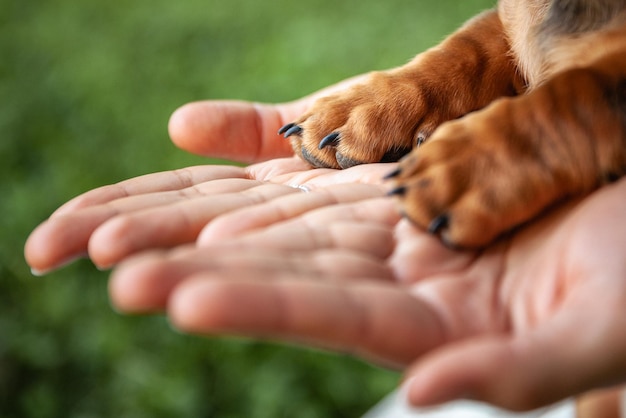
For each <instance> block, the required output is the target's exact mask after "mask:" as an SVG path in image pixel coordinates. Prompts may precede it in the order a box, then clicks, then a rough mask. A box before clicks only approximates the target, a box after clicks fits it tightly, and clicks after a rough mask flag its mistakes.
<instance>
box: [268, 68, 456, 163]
mask: <svg viewBox="0 0 626 418" xmlns="http://www.w3.org/2000/svg"><path fill="white" fill-rule="evenodd" d="M431 87H432V86H431ZM430 90H431V89H430V88H429V86H428V85H425V84H424V83H420V81H419V80H418V79H417V78H416V76H415V75H407V74H395V73H392V72H378V73H372V74H371V75H370V76H369V78H368V80H367V81H366V82H365V83H364V84H360V85H356V86H353V87H352V88H350V89H348V90H345V91H343V92H341V93H338V94H335V95H332V96H328V97H324V98H322V99H319V100H318V101H317V102H315V103H314V104H313V106H312V107H311V109H309V111H308V112H307V113H306V114H304V115H302V116H301V117H300V118H299V119H298V120H296V121H294V122H292V123H289V124H287V125H285V126H283V127H282V128H281V129H280V131H279V134H281V135H284V136H285V137H286V138H289V139H290V140H291V145H292V147H293V149H294V151H295V153H296V154H298V155H299V156H300V157H302V158H303V159H304V160H306V161H308V162H309V163H310V164H311V165H312V166H314V167H325V168H349V167H352V166H355V165H358V164H364V163H375V162H392V161H398V160H399V159H400V158H401V157H402V156H404V155H405V154H407V153H409V152H410V151H411V150H412V149H413V148H414V147H415V146H416V145H418V144H420V143H421V142H423V141H424V140H425V139H426V138H428V136H430V134H431V133H432V132H433V131H434V130H435V128H436V127H437V126H438V125H440V124H441V123H442V122H444V121H446V120H449V119H452V118H453V117H456V116H458V115H451V114H450V112H449V111H448V109H447V108H446V107H445V106H442V105H438V104H436V103H434V97H435V95H434V94H432V93H431V92H430Z"/></svg>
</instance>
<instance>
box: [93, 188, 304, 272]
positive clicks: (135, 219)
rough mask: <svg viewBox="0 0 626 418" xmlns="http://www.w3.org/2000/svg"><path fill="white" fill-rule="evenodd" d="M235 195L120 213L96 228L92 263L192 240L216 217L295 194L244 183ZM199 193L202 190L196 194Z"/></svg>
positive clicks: (108, 263) (113, 261)
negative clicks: (243, 187) (243, 188)
mask: <svg viewBox="0 0 626 418" xmlns="http://www.w3.org/2000/svg"><path fill="white" fill-rule="evenodd" d="M245 181H246V187H248V189H246V190H242V191H240V192H239V193H225V194H219V193H216V194H214V193H207V195H206V196H204V195H201V196H198V197H195V198H192V199H188V200H181V201H179V202H177V203H173V204H169V205H165V206H158V207H151V208H149V209H146V210H141V211H134V212H129V213H125V214H121V215H118V216H116V217H115V218H113V219H111V220H110V221H108V222H106V223H104V224H103V225H101V226H99V227H98V228H97V229H96V230H94V231H93V233H92V235H91V238H90V239H89V244H88V249H89V255H90V257H91V259H92V261H93V262H94V263H95V264H96V265H98V266H99V267H101V268H105V267H110V266H112V265H114V264H116V263H118V262H120V261H121V260H122V259H124V258H125V257H128V256H129V255H131V254H134V253H136V252H139V251H142V250H146V249H150V248H169V247H173V246H176V245H179V244H183V243H188V242H192V241H194V240H195V239H196V238H197V237H198V234H199V233H200V231H201V230H202V228H203V227H204V226H205V225H207V223H209V222H211V220H213V219H214V218H215V217H216V216H218V215H221V214H223V213H225V212H229V211H232V210H235V209H237V208H241V207H247V206H254V205H256V204H258V203H261V202H265V201H268V200H272V199H275V198H277V197H280V196H284V195H287V194H293V193H297V191H296V190H294V189H293V188H291V187H287V186H282V185H278V184H262V183H260V185H259V186H256V187H250V186H253V185H256V184H259V183H257V182H254V181H251V180H245ZM200 192H202V191H200Z"/></svg>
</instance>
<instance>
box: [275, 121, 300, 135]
mask: <svg viewBox="0 0 626 418" xmlns="http://www.w3.org/2000/svg"><path fill="white" fill-rule="evenodd" d="M294 126H296V124H295V123H288V124H286V125H285V126H283V127H282V128H280V129H279V130H278V135H282V134H284V133H285V132H287V131H288V130H289V129H291V128H293V127H294Z"/></svg>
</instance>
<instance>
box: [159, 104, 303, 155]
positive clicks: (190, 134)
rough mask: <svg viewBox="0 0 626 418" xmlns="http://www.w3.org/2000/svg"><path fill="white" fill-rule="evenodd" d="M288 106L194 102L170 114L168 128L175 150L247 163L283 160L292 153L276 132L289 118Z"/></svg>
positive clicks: (288, 145)
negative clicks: (274, 159) (176, 148)
mask: <svg viewBox="0 0 626 418" xmlns="http://www.w3.org/2000/svg"><path fill="white" fill-rule="evenodd" d="M289 106H290V105H280V106H279V105H267V104H256V103H249V102H242V101H202V102H194V103H189V104H186V105H184V106H182V107H181V108H179V109H177V110H176V111H175V112H174V113H173V114H172V116H171V117H170V121H169V126H168V129H169V133H170V137H171V138H172V141H173V142H174V143H175V144H176V145H177V146H178V147H180V148H182V149H184V150H186V151H189V152H192V153H195V154H199V155H204V156H207V157H216V158H225V159H232V160H237V161H241V162H248V163H249V162H257V161H263V160H268V159H272V158H278V157H285V156H289V155H293V151H292V150H291V146H290V144H289V141H287V140H285V139H284V138H283V137H281V136H279V135H278V134H277V131H278V129H279V128H280V127H281V126H282V125H284V124H285V123H287V122H286V119H287V117H291V115H290V113H289V109H290V107H289ZM294 106H295V105H294Z"/></svg>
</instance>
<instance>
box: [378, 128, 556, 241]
mask: <svg viewBox="0 0 626 418" xmlns="http://www.w3.org/2000/svg"><path fill="white" fill-rule="evenodd" d="M464 119H465V120H463V119H462V120H459V121H454V122H449V123H446V124H444V125H442V126H441V127H440V128H439V130H437V132H435V134H434V135H433V137H432V138H431V139H430V141H429V142H428V143H427V144H425V145H424V146H423V147H420V149H416V150H414V151H413V152H412V153H411V154H409V155H408V156H407V157H405V158H404V159H403V160H401V162H400V164H399V166H398V168H397V169H396V170H395V171H394V172H392V173H390V174H389V175H388V176H387V178H388V179H393V181H394V183H395V184H394V186H393V188H392V190H391V191H390V192H389V194H390V195H393V196H396V197H397V199H398V200H399V202H400V210H401V211H402V213H403V215H404V216H406V217H407V218H408V219H409V220H411V221H412V222H413V223H414V224H416V225H418V226H419V227H421V228H422V229H424V230H427V231H428V232H430V233H432V234H435V235H438V236H439V237H440V238H441V240H442V241H443V242H444V243H445V244H446V245H448V246H450V247H453V248H479V247H483V246H485V245H487V244H489V243H490V242H492V241H493V240H494V239H496V238H497V237H498V236H500V235H501V234H502V233H504V232H505V231H508V230H510V229H512V228H513V227H514V226H516V225H518V224H520V223H522V222H524V221H526V220H528V219H529V218H531V217H533V216H534V215H536V214H537V213H538V212H539V211H540V210H541V209H543V208H544V207H545V206H546V205H547V204H549V203H550V202H552V201H554V200H556V199H557V198H558V197H559V185H558V180H557V179H555V178H554V176H553V175H552V173H551V172H550V170H549V169H548V170H546V168H545V167H542V166H541V164H540V163H537V162H533V161H529V159H528V158H527V156H526V155H523V154H519V153H518V152H517V150H516V149H515V148H514V147H511V146H510V143H508V142H507V140H506V138H504V137H503V136H502V135H499V133H498V132H497V131H494V130H490V129H487V130H485V129H484V128H485V126H484V125H483V126H482V129H476V127H475V125H473V124H472V123H469V121H470V120H472V121H475V119H477V118H472V119H470V118H464ZM483 135H484V137H483Z"/></svg>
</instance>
